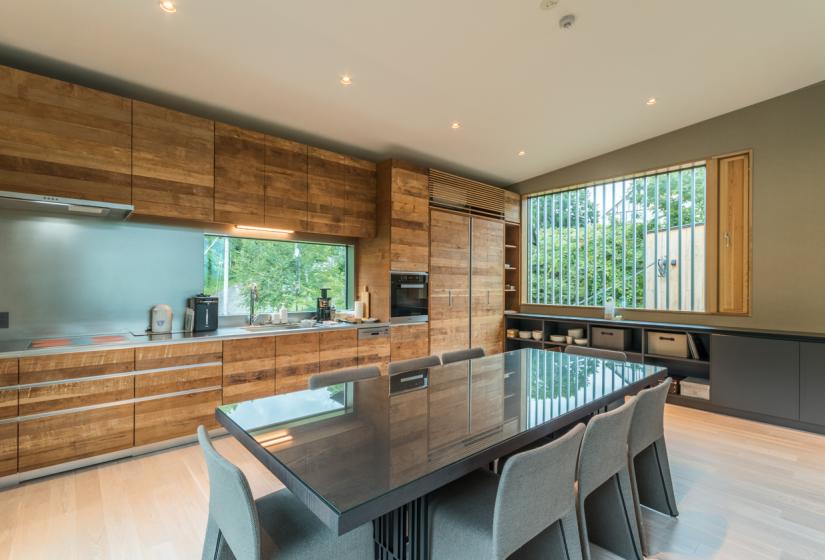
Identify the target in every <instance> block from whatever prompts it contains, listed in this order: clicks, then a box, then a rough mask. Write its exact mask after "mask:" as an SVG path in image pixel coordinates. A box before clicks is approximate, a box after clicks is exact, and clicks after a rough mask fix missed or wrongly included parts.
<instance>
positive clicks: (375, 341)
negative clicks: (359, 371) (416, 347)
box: [358, 335, 391, 375]
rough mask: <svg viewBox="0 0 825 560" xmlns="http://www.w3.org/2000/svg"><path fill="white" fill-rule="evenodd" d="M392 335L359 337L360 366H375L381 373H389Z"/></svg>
mask: <svg viewBox="0 0 825 560" xmlns="http://www.w3.org/2000/svg"><path fill="white" fill-rule="evenodd" d="M390 351H391V350H390V337H389V336H388V335H381V336H370V337H365V338H362V337H360V336H359V337H358V366H359V367H362V366H375V367H377V368H378V369H379V370H381V375H387V366H389V364H390Z"/></svg>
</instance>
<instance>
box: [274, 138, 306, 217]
mask: <svg viewBox="0 0 825 560" xmlns="http://www.w3.org/2000/svg"><path fill="white" fill-rule="evenodd" d="M265 159H266V167H265V169H266V173H265V180H266V201H265V206H266V209H265V212H264V214H265V221H266V227H271V228H278V229H286V230H293V231H307V196H308V181H309V179H308V170H309V161H308V148H307V146H306V144H300V143H298V142H292V141H291V140H284V139H283V138H277V137H274V136H267V137H266V158H265Z"/></svg>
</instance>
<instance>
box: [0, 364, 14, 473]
mask: <svg viewBox="0 0 825 560" xmlns="http://www.w3.org/2000/svg"><path fill="white" fill-rule="evenodd" d="M16 384H17V360H16V359H11V360H0V420H2V419H5V418H14V417H16V416H17V390H15V389H6V390H3V387H10V386H13V385H16ZM15 472H17V422H11V423H7V424H0V476H6V475H9V474H13V473H15Z"/></svg>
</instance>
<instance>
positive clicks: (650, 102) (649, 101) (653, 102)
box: [645, 97, 656, 107]
mask: <svg viewBox="0 0 825 560" xmlns="http://www.w3.org/2000/svg"><path fill="white" fill-rule="evenodd" d="M645 105H647V106H648V107H653V106H654V105H656V98H655V97H648V99H647V101H645Z"/></svg>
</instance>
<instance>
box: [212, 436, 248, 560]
mask: <svg viewBox="0 0 825 560" xmlns="http://www.w3.org/2000/svg"><path fill="white" fill-rule="evenodd" d="M198 442H199V443H200V446H201V449H202V450H203V455H204V457H206V467H207V469H208V471H209V517H210V518H211V521H214V523H215V524H216V525H217V527H218V530H220V532H221V535H222V536H223V538H224V540H225V541H226V544H228V545H229V548H230V549H231V550H232V553H233V555H234V556H235V558H250V559H258V558H261V548H262V547H261V524H260V520H259V519H258V510H257V508H256V507H255V500H254V499H253V498H252V491H251V490H250V489H249V482H247V480H246V477H245V476H244V474H243V472H241V470H240V469H239V468H238V467H236V466H235V465H233V464H232V463H230V462H229V461H227V460H226V459H224V458H223V457H222V456H221V455H220V454H219V453H218V452H217V451H216V450H215V448H214V447H213V446H212V442H211V441H210V439H209V436H208V435H207V433H206V430H205V429H204V427H203V426H198Z"/></svg>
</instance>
